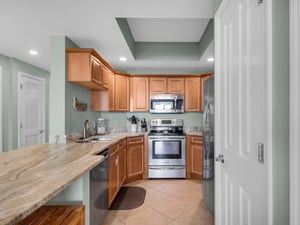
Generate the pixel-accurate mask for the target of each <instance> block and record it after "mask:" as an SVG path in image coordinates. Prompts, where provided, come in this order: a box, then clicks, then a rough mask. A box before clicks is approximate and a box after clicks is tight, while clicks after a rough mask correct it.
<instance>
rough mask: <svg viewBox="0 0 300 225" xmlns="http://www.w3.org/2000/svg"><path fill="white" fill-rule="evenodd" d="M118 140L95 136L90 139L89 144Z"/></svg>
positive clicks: (113, 137)
mask: <svg viewBox="0 0 300 225" xmlns="http://www.w3.org/2000/svg"><path fill="white" fill-rule="evenodd" d="M116 138H117V137H116V136H93V137H91V138H89V142H102V141H103V142H105V141H113V140H114V139H116Z"/></svg>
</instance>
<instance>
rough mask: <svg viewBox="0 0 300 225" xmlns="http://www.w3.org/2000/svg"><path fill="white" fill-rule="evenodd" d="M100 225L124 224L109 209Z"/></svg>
mask: <svg viewBox="0 0 300 225" xmlns="http://www.w3.org/2000/svg"><path fill="white" fill-rule="evenodd" d="M102 225H124V223H123V222H121V221H120V220H119V219H118V218H116V217H115V216H113V214H112V213H111V212H110V211H109V212H108V213H107V215H106V217H105V219H104V221H103V223H102Z"/></svg>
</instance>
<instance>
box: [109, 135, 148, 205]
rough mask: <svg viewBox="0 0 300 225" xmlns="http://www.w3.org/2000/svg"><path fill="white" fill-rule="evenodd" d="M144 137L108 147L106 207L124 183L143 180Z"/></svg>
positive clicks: (132, 138)
mask: <svg viewBox="0 0 300 225" xmlns="http://www.w3.org/2000/svg"><path fill="white" fill-rule="evenodd" d="M143 157H144V136H138V137H128V138H127V139H126V138H124V139H122V140H120V141H118V143H116V144H113V145H111V146H110V147H109V171H108V174H109V175H108V206H110V205H111V204H112V202H113V200H114V199H115V197H116V196H117V194H118V192H119V190H120V188H121V187H122V185H123V184H124V183H128V182H132V181H135V180H139V179H142V178H143V167H144V163H143V159H144V158H143Z"/></svg>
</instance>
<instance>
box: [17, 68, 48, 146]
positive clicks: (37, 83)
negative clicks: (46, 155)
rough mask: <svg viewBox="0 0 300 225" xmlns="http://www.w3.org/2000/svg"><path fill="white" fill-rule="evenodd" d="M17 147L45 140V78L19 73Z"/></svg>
mask: <svg viewBox="0 0 300 225" xmlns="http://www.w3.org/2000/svg"><path fill="white" fill-rule="evenodd" d="M19 125H20V126H19V147H21V148H22V147H26V146H30V145H35V144H41V143H44V142H45V80H44V79H40V78H37V77H34V76H30V75H26V74H23V73H19Z"/></svg>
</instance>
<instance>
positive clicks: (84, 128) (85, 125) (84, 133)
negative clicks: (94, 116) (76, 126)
mask: <svg viewBox="0 0 300 225" xmlns="http://www.w3.org/2000/svg"><path fill="white" fill-rule="evenodd" d="M89 122H90V121H89V120H85V121H84V126H83V139H87V138H88V133H87V130H88V129H87V125H88V123H89Z"/></svg>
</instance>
